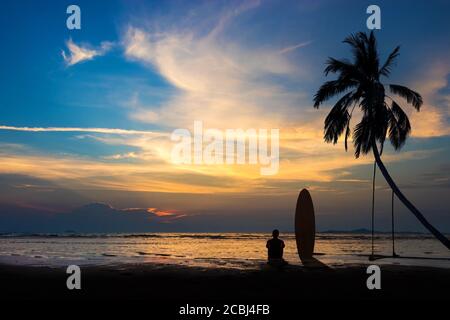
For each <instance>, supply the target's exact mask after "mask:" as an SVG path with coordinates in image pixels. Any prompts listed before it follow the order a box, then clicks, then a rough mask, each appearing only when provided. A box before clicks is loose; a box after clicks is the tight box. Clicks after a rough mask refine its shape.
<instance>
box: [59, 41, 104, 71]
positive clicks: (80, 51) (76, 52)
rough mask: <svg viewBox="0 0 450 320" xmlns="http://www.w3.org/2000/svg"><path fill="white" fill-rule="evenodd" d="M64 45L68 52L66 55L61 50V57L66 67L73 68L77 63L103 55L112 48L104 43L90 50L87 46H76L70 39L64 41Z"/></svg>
mask: <svg viewBox="0 0 450 320" xmlns="http://www.w3.org/2000/svg"><path fill="white" fill-rule="evenodd" d="M66 45H67V49H68V50H69V51H68V53H66V52H65V51H64V50H61V55H62V57H63V59H64V61H65V62H66V64H67V65H68V66H73V65H75V64H77V63H80V62H83V61H86V60H92V59H94V58H95V57H97V56H102V55H104V54H105V53H107V52H108V51H109V50H110V49H111V48H112V46H113V43H112V42H108V41H104V42H102V43H101V44H100V46H99V47H98V48H90V47H88V46H82V45H77V44H76V43H75V42H73V41H72V39H69V40H67V41H66Z"/></svg>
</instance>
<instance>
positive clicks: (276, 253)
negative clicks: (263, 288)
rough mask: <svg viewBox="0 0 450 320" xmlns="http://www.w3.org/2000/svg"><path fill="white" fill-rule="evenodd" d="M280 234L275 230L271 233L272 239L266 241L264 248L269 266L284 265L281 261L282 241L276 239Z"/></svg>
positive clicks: (284, 262)
mask: <svg viewBox="0 0 450 320" xmlns="http://www.w3.org/2000/svg"><path fill="white" fill-rule="evenodd" d="M279 235H280V232H279V231H278V230H277V229H275V230H273V231H272V237H273V238H272V239H270V240H269V241H267V244H266V248H267V249H268V250H267V254H268V263H269V264H271V265H276V266H281V265H284V264H286V261H284V260H283V249H284V247H285V245H284V241H283V240H280V239H278V236H279Z"/></svg>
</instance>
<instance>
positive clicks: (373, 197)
mask: <svg viewBox="0 0 450 320" xmlns="http://www.w3.org/2000/svg"><path fill="white" fill-rule="evenodd" d="M376 169H377V162H376V161H374V162H373V179H372V258H373V257H374V251H375V250H374V240H373V238H374V228H375V173H376Z"/></svg>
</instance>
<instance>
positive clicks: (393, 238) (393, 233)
mask: <svg viewBox="0 0 450 320" xmlns="http://www.w3.org/2000/svg"><path fill="white" fill-rule="evenodd" d="M391 212H392V257H393V258H395V257H398V254H396V253H395V228H394V190H392V198H391Z"/></svg>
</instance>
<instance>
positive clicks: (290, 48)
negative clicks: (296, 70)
mask: <svg viewBox="0 0 450 320" xmlns="http://www.w3.org/2000/svg"><path fill="white" fill-rule="evenodd" d="M311 42H312V41H306V42H300V43H298V44H295V45H292V46H288V47H286V48H283V49H281V50H280V51H278V53H280V54H285V53H288V52H291V51H294V50H297V49H300V48H303V47H306V46H308V45H310V44H311Z"/></svg>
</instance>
